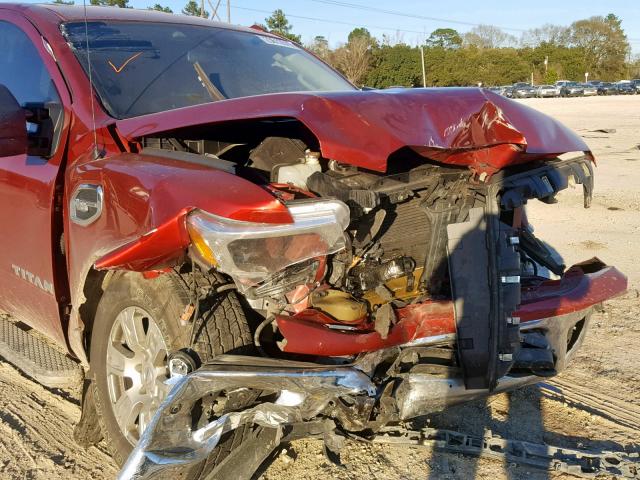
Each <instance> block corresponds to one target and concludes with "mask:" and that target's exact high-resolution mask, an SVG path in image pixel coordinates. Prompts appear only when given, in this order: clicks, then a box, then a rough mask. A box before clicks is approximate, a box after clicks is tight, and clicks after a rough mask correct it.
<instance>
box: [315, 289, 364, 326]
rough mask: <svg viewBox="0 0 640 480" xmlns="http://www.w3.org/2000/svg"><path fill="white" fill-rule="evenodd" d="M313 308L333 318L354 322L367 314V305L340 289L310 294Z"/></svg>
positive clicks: (344, 321)
mask: <svg viewBox="0 0 640 480" xmlns="http://www.w3.org/2000/svg"><path fill="white" fill-rule="evenodd" d="M310 301H311V305H312V306H313V308H315V309H317V310H320V311H321V312H323V313H326V314H327V315H329V316H331V317H333V318H335V319H336V320H337V321H339V322H343V323H354V322H357V321H359V320H361V319H362V317H364V316H365V315H366V314H367V305H366V304H365V303H364V302H359V301H358V300H356V299H355V298H353V297H352V296H351V295H350V294H348V293H346V292H342V291H340V290H324V291H321V292H316V293H313V294H312V295H311V299H310Z"/></svg>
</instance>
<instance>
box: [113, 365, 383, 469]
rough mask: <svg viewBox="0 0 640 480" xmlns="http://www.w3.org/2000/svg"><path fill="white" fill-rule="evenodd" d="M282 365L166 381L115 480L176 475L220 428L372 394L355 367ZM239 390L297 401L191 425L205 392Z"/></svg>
mask: <svg viewBox="0 0 640 480" xmlns="http://www.w3.org/2000/svg"><path fill="white" fill-rule="evenodd" d="M294 364H295V362H293V363H292V365H294ZM281 365H282V366H280V367H261V366H254V367H252V366H248V365H247V366H232V365H224V364H222V365H207V366H204V367H202V368H201V369H200V370H197V371H195V372H193V373H191V374H189V375H186V376H184V377H177V378H175V379H171V380H169V382H170V383H171V384H173V386H172V389H171V391H170V392H169V394H168V396H167V398H166V399H165V400H164V401H163V402H162V404H161V405H160V408H158V410H157V411H156V413H155V415H154V416H153V419H152V420H151V422H150V423H149V426H148V427H147V429H146V430H145V432H144V434H143V435H142V437H141V438H140V441H139V442H138V444H137V446H136V447H135V449H134V450H133V452H131V455H130V456H129V458H128V459H127V462H126V463H125V465H124V466H123V467H122V470H121V471H120V474H119V476H118V478H119V480H134V479H152V478H168V477H170V476H171V475H178V474H179V473H180V472H184V471H186V470H188V469H189V468H190V467H192V466H193V465H195V464H196V463H198V462H200V461H201V460H204V459H205V458H206V457H207V456H208V455H209V454H210V453H211V452H212V451H213V449H214V448H215V447H216V445H217V444H218V441H219V440H220V438H221V437H222V435H223V434H224V433H225V432H227V431H230V430H233V429H235V428H238V427H239V426H241V425H243V424H245V423H255V424H258V425H261V426H265V427H275V426H279V425H284V424H289V423H295V422H300V421H303V420H307V419H310V418H313V417H314V416H316V415H317V414H318V413H320V412H321V411H322V410H323V409H324V408H325V407H326V405H327V404H328V402H329V401H331V400H333V399H337V398H340V397H345V396H358V395H367V396H374V395H375V394H376V387H375V386H374V385H373V384H372V383H371V381H370V379H369V378H368V377H367V376H366V375H365V374H364V373H362V372H360V371H358V370H356V369H354V368H348V367H347V368H343V367H327V368H301V367H287V366H286V365H287V362H282V363H281ZM238 388H253V389H256V390H263V391H264V390H266V391H272V392H278V391H283V390H286V391H288V392H297V393H300V394H301V395H300V400H299V402H287V404H276V403H270V402H269V403H262V404H260V405H257V406H255V407H253V408H249V409H246V410H243V411H240V412H231V413H227V414H224V415H222V416H220V417H219V418H218V419H216V420H214V421H212V422H211V423H209V424H208V425H206V426H204V427H202V428H199V429H195V430H194V429H193V428H192V418H191V411H192V408H193V406H194V404H195V403H196V402H197V401H198V400H199V399H201V398H202V397H204V396H205V395H206V394H208V393H210V392H217V391H222V390H227V391H229V390H235V389H238Z"/></svg>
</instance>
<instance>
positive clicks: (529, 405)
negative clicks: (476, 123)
mask: <svg viewBox="0 0 640 480" xmlns="http://www.w3.org/2000/svg"><path fill="white" fill-rule="evenodd" d="M521 102H522V103H523V104H526V105H529V106H531V107H533V108H536V109H539V110H541V111H543V112H545V113H547V114H550V115H551V116H554V117H556V118H558V119H559V120H560V121H562V122H564V123H565V124H566V125H567V126H569V127H570V128H572V129H574V130H575V131H577V132H578V133H579V134H580V135H582V136H583V137H584V138H585V140H586V142H587V143H588V144H589V146H590V147H591V148H592V150H593V151H594V153H595V155H596V158H597V161H598V167H597V168H596V190H595V196H594V201H593V205H592V207H591V208H590V209H588V210H585V209H583V208H582V189H581V187H579V186H578V187H575V188H573V189H568V190H565V191H564V192H562V193H561V194H560V195H559V197H558V200H559V202H560V204H559V205H554V206H548V205H544V204H542V203H540V202H536V203H534V204H532V205H531V206H530V208H529V219H530V221H531V222H532V223H533V224H534V225H535V226H536V234H537V235H538V236H539V237H541V238H542V239H545V240H547V241H548V242H549V243H551V244H553V245H554V246H556V247H557V248H558V250H559V251H560V253H561V254H562V255H563V256H564V257H565V260H566V263H567V264H569V265H570V264H572V263H576V262H578V261H581V260H585V259H589V258H591V257H594V256H597V257H599V258H600V259H602V260H603V261H604V262H605V263H609V264H613V265H616V266H617V267H618V268H619V269H620V270H622V271H623V272H624V273H626V274H627V275H628V276H629V286H630V288H629V293H627V294H626V295H625V296H624V297H622V298H619V299H616V300H614V301H611V302H609V303H608V305H606V307H607V308H606V312H605V313H599V314H596V316H595V318H594V319H593V320H592V324H591V325H592V326H591V331H590V332H589V335H588V336H587V339H586V342H585V345H584V347H583V349H582V351H581V352H580V355H579V358H578V359H577V361H576V362H575V363H574V364H573V365H572V367H571V368H569V370H568V371H567V372H565V373H564V374H563V375H562V376H561V377H560V379H559V380H558V385H560V386H562V388H564V389H566V392H565V393H566V394H567V399H566V400H568V399H569V397H570V400H571V402H569V401H561V400H559V399H557V398H551V397H550V396H549V395H548V393H547V392H546V391H544V390H541V389H539V388H538V387H529V388H526V389H524V390H521V391H519V392H516V393H514V394H511V395H506V394H505V395H499V396H496V397H494V398H492V399H490V400H489V401H480V402H474V403H472V404H469V405H465V406H461V407H456V408H453V409H450V410H449V411H448V412H446V413H443V414H439V415H435V416H433V417H432V418H430V419H420V420H419V421H417V422H416V426H421V425H426V424H429V425H430V426H433V427H440V428H448V429H455V430H459V431H462V432H465V433H469V434H474V435H482V434H483V432H485V431H488V430H491V431H492V432H494V433H497V434H499V435H501V436H503V437H508V438H512V439H518V440H526V441H532V442H543V441H545V442H547V443H549V444H552V445H556V446H562V447H568V448H579V447H584V448H589V449H601V450H620V449H622V448H624V447H628V448H636V449H637V448H639V445H638V441H639V438H638V436H639V434H638V431H639V430H640V400H639V399H640V372H639V371H638V366H639V365H640V321H639V318H640V293H639V292H640V242H639V241H638V238H639V237H640V148H639V147H640V96H616V97H591V98H570V99H564V98H558V99H528V100H521ZM614 130H615V131H614ZM0 391H1V392H2V394H0V478H3V479H5V478H6V479H23V478H32V479H45V478H47V479H51V478H82V479H85V478H86V479H89V478H94V479H100V478H113V477H114V476H115V474H116V472H117V469H116V467H115V466H114V465H113V463H112V462H111V460H110V458H109V457H108V455H107V454H106V453H105V452H106V449H105V448H104V447H103V446H99V447H98V448H91V449H90V450H89V451H84V450H83V449H82V448H80V447H78V446H76V445H75V443H74V441H73V436H72V433H73V424H74V423H75V422H76V421H77V420H78V418H79V416H80V407H79V403H78V400H77V397H76V396H75V395H74V394H69V393H67V392H58V391H52V390H48V389H45V388H43V387H41V386H40V385H38V384H35V383H33V382H32V381H31V380H29V379H28V378H26V377H24V376H22V375H21V374H20V373H18V371H17V370H15V369H14V368H13V367H12V366H10V365H9V364H7V363H5V362H3V361H0ZM634 443H635V445H634ZM282 450H283V451H282V452H281V453H280V454H279V455H277V456H276V458H275V460H274V461H273V462H272V463H271V465H269V466H268V467H267V468H265V469H264V470H263V471H262V472H261V473H260V475H261V476H262V477H263V478H264V479H265V480H267V479H268V480H285V479H286V480H290V479H292V478H306V479H323V480H324V479H327V478H341V479H370V478H389V479H401V478H402V479H421V480H422V479H426V478H434V479H435V478H461V479H462V478H473V477H474V476H476V477H477V478H491V479H499V478H518V479H520V478H522V479H525V478H571V477H570V476H568V475H562V474H559V473H551V472H549V473H547V472H542V471H539V470H533V469H529V468H525V467H521V466H517V467H516V466H514V465H509V464H507V465H504V464H502V463H500V462H498V461H494V460H488V459H482V460H477V459H473V458H465V457H461V456H457V455H450V454H443V453H434V452H431V451H430V450H428V449H426V448H415V447H414V448H407V447H400V446H394V447H392V446H388V445H366V444H362V443H358V444H356V443H348V444H347V446H346V447H345V450H344V451H343V462H344V466H342V467H337V466H334V465H331V464H329V463H328V462H327V461H326V460H325V458H324V456H323V455H322V444H321V442H319V441H311V440H303V441H298V442H294V443H292V444H291V445H288V446H283V447H282Z"/></svg>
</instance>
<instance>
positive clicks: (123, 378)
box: [106, 307, 168, 445]
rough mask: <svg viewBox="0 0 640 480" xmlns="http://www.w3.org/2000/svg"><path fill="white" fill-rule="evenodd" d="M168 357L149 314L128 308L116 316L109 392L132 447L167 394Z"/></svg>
mask: <svg viewBox="0 0 640 480" xmlns="http://www.w3.org/2000/svg"><path fill="white" fill-rule="evenodd" d="M167 354H168V353H167V346H166V344H165V341H164V338H163V337H162V332H161V331H160V328H159V327H158V325H157V324H156V322H155V321H154V320H153V318H152V317H151V315H149V313H147V312H146V311H145V310H143V309H142V308H140V307H127V308H125V309H124V310H122V311H121V312H120V313H119V314H118V315H117V317H116V320H115V322H114V323H113V326H112V327H111V332H110V334H109V341H108V346H107V361H106V367H107V368H106V371H107V390H108V393H109V400H110V402H111V409H112V411H113V414H114V416H115V418H116V421H117V422H118V426H119V427H120V431H121V432H122V434H123V435H124V436H125V438H126V439H127V440H128V441H129V442H130V443H131V444H132V445H135V444H136V443H137V441H138V439H139V438H140V436H141V435H142V433H143V432H144V429H145V428H146V426H147V425H148V424H149V422H150V421H151V418H152V416H153V414H154V413H155V411H156V410H157V409H158V407H159V406H160V403H161V402H162V400H163V399H164V397H165V396H166V394H167V388H166V386H165V384H164V381H165V380H166V379H167V378H168V369H167Z"/></svg>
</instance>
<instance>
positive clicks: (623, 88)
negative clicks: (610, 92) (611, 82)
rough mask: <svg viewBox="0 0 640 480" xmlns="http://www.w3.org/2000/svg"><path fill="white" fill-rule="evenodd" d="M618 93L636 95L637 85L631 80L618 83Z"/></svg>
mask: <svg viewBox="0 0 640 480" xmlns="http://www.w3.org/2000/svg"><path fill="white" fill-rule="evenodd" d="M616 93H617V94H618V95H635V93H636V87H635V85H634V84H633V83H631V82H618V83H616Z"/></svg>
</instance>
